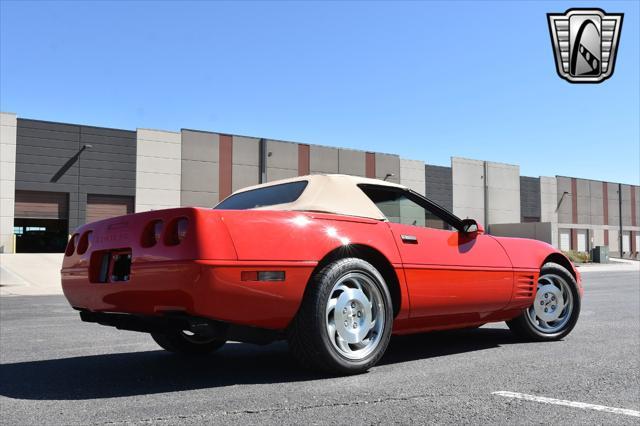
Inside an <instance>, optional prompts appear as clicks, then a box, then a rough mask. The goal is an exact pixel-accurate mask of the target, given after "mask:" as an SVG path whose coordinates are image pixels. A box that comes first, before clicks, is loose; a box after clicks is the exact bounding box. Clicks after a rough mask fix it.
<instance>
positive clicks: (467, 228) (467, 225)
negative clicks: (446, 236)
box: [462, 219, 484, 235]
mask: <svg viewBox="0 0 640 426" xmlns="http://www.w3.org/2000/svg"><path fill="white" fill-rule="evenodd" d="M462 232H464V233H465V234H478V235H479V234H484V228H483V227H482V225H480V224H479V223H478V222H476V221H475V220H474V219H464V220H463V221H462Z"/></svg>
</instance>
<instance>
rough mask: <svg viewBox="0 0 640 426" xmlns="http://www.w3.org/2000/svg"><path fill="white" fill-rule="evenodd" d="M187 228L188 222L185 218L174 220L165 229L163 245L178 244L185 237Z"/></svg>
mask: <svg viewBox="0 0 640 426" xmlns="http://www.w3.org/2000/svg"><path fill="white" fill-rule="evenodd" d="M188 228H189V220H188V219H187V218H186V217H179V218H177V219H174V220H173V221H171V223H170V224H169V226H168V227H167V232H166V234H165V236H164V243H165V244H166V245H168V246H175V245H178V244H180V242H181V241H182V240H184V239H185V238H186V237H187V230H188Z"/></svg>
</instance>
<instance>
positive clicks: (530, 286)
mask: <svg viewBox="0 0 640 426" xmlns="http://www.w3.org/2000/svg"><path fill="white" fill-rule="evenodd" d="M535 294H536V276H535V275H534V274H531V273H528V274H518V273H516V288H515V294H514V295H513V298H514V299H516V300H530V299H533V297H534V296H535Z"/></svg>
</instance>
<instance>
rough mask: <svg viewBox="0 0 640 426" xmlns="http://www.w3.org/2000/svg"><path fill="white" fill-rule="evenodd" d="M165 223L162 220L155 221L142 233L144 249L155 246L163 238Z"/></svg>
mask: <svg viewBox="0 0 640 426" xmlns="http://www.w3.org/2000/svg"><path fill="white" fill-rule="evenodd" d="M162 228H163V223H162V221H161V220H154V221H153V222H151V223H149V224H148V225H147V226H146V227H145V228H144V232H143V233H142V247H152V246H155V245H156V244H157V243H158V241H160V238H161V237H162Z"/></svg>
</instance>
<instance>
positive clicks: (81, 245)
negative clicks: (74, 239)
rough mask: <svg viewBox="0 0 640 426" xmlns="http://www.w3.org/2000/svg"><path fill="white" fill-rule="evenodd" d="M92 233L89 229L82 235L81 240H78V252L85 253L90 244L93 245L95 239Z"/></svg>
mask: <svg viewBox="0 0 640 426" xmlns="http://www.w3.org/2000/svg"><path fill="white" fill-rule="evenodd" d="M92 235H93V232H91V231H87V232H85V233H84V234H82V237H80V241H79V242H78V254H85V253H86V251H87V250H88V249H89V246H91V240H92V239H93V236H92Z"/></svg>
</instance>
